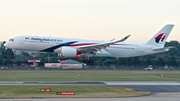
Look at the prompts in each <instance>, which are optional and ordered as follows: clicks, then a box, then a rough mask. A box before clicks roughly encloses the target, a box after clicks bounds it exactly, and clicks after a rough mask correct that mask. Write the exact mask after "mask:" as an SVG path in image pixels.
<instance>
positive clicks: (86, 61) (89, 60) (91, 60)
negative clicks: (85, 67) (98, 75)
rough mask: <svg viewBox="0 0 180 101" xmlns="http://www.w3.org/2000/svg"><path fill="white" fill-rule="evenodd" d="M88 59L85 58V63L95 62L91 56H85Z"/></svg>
mask: <svg viewBox="0 0 180 101" xmlns="http://www.w3.org/2000/svg"><path fill="white" fill-rule="evenodd" d="M85 57H86V60H83V63H93V62H94V61H93V59H89V57H87V56H85Z"/></svg>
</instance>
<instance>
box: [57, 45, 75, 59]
mask: <svg viewBox="0 0 180 101" xmlns="http://www.w3.org/2000/svg"><path fill="white" fill-rule="evenodd" d="M58 56H59V57H62V58H74V57H76V56H77V49H75V48H72V47H62V48H60V49H59V53H58Z"/></svg>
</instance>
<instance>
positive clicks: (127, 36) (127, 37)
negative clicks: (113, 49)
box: [116, 35, 131, 42]
mask: <svg viewBox="0 0 180 101" xmlns="http://www.w3.org/2000/svg"><path fill="white" fill-rule="evenodd" d="M130 36H131V35H128V36H126V37H124V38H123V39H121V40H118V41H116V42H122V41H125V40H126V39H127V38H129V37H130Z"/></svg>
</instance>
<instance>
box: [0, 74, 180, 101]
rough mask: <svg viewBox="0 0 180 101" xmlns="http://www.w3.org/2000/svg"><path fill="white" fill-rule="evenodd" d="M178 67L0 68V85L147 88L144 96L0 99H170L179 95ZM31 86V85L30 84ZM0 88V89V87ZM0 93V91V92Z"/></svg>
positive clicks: (138, 100) (54, 100)
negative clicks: (144, 69)
mask: <svg viewBox="0 0 180 101" xmlns="http://www.w3.org/2000/svg"><path fill="white" fill-rule="evenodd" d="M179 80H180V71H121V70H110V71H107V70H88V71H86V70H63V71H61V70H52V71H47V70H43V71H42V70H30V71H28V70H20V71H19V70H2V71H0V81H1V82H0V85H1V87H3V86H4V85H6V86H7V85H9V86H11V87H13V86H15V85H16V86H27V85H31V86H32V85H33V86H34V87H35V86H41V87H42V86H49V87H50V86H62V85H66V86H67V85H68V86H86V87H87V88H88V86H93V87H94V88H95V87H100V86H103V87H126V88H131V89H134V90H136V91H137V92H146V93H147V92H151V93H150V95H148V96H142V97H132V98H117V97H116V98H106V99H104V98H75V99H71V98H61V99H58V98H48V99H0V100H2V101H26V100H27V101H59V100H63V101H67V100H74V101H76V100H78V101H79V100H81V101H82V100H87V101H92V100H93V101H94V100H98V101H101V100H103V101H109V100H112V101H117V100H126V101H130V100H137V101H142V100H147V101H152V100H163V101H167V100H171V101H178V100H179V98H180V82H179ZM33 86H32V87H33ZM1 92H2V91H1ZM1 94H2V93H1Z"/></svg>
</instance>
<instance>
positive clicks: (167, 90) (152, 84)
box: [0, 81, 180, 101]
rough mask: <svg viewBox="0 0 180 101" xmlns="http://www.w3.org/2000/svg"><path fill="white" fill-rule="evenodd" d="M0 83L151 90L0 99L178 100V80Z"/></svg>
mask: <svg viewBox="0 0 180 101" xmlns="http://www.w3.org/2000/svg"><path fill="white" fill-rule="evenodd" d="M0 85H77V86H80V85H83V86H111V87H128V88H133V89H135V90H136V91H138V92H148V91H149V92H151V94H150V95H148V96H141V97H129V98H42V99H40V98H39V99H0V101H84V100H86V101H119V100H123V101H132V100H133V101H144V100H146V101H179V99H180V82H172V81H159V82H158V81H120V82H117V81H113V82H112V81H100V82H95V81H91V82H90V81H84V82H82V81H79V82H77V81H74V82H72V81H69V82H68V81H66V82H60V81H0Z"/></svg>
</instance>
